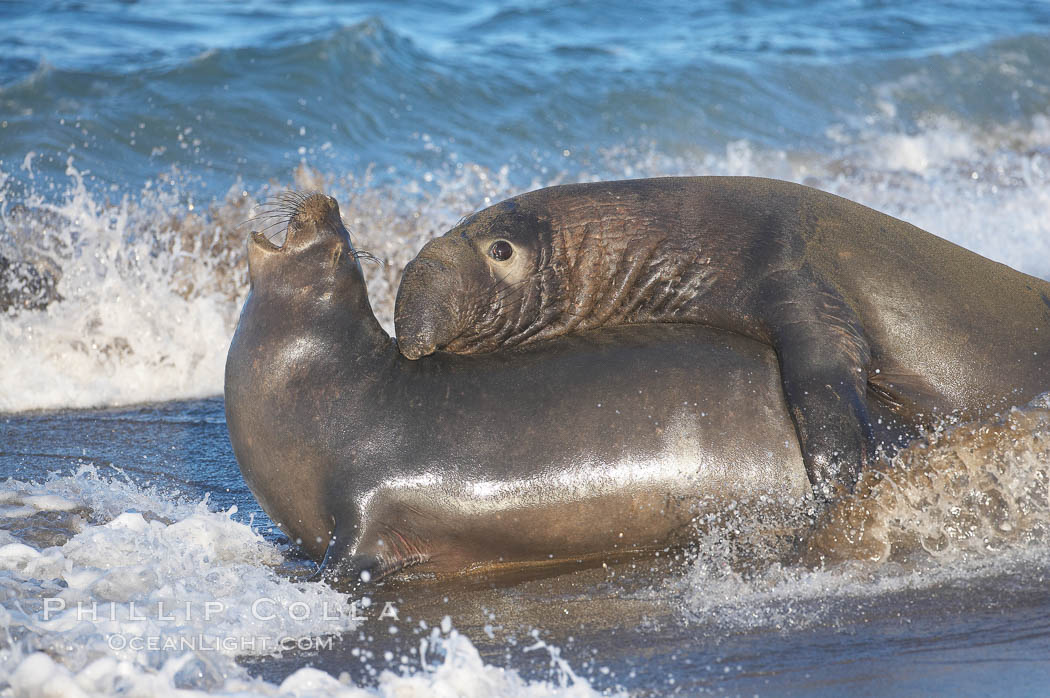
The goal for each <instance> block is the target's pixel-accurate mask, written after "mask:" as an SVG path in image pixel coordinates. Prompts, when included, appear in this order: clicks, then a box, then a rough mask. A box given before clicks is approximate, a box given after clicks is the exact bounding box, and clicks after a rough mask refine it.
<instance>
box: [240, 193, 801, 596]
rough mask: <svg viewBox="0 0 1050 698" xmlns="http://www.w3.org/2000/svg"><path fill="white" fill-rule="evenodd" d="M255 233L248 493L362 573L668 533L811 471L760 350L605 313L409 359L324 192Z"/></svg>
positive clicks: (534, 555)
mask: <svg viewBox="0 0 1050 698" xmlns="http://www.w3.org/2000/svg"><path fill="white" fill-rule="evenodd" d="M293 203H294V215H293V216H292V219H291V222H290V224H289V226H288V232H287V238H286V240H285V242H284V244H283V245H282V246H281V247H276V246H274V245H272V244H271V243H270V242H268V241H267V239H266V238H265V237H264V236H262V235H260V234H259V233H253V234H252V236H251V239H250V241H249V271H250V278H251V292H250V293H249V295H248V298H247V300H246V301H245V304H244V307H243V309H242V311H241V316H240V320H239V322H238V325H237V331H236V333H235V335H234V338H233V342H232V344H231V346H230V351H229V356H228V359H227V363H226V419H227V424H228V427H229V434H230V440H231V442H232V444H233V449H234V453H235V454H236V457H237V461H238V463H239V464H240V467H241V472H242V473H243V475H244V478H245V480H246V481H247V483H248V485H249V486H250V487H251V489H252V492H253V493H254V494H255V496H256V498H257V499H258V500H259V503H260V504H261V505H262V507H263V509H265V510H266V512H267V513H268V514H269V516H270V517H271V518H272V519H273V520H274V521H275V522H276V523H277V524H278V525H280V526H281V527H282V529H284V530H285V531H286V532H287V533H288V535H290V536H291V537H292V538H293V539H298V540H300V541H301V543H302V545H303V546H304V548H305V550H306V551H307V552H308V553H309V554H311V555H312V556H314V557H315V558H318V559H320V558H321V556H324V555H327V559H328V563H329V564H328V566H327V567H328V569H333V570H334V569H338V570H339V571H340V572H341V573H342V574H349V575H352V576H353V578H356V576H357V575H360V574H361V573H367V575H365V576H368V577H370V578H371V579H373V580H374V579H377V578H378V577H379V576H381V575H383V574H386V573H389V572H391V571H394V570H397V569H400V568H402V567H405V566H407V565H421V566H425V567H427V568H429V569H431V570H439V571H440V570H445V571H454V570H461V569H463V568H465V567H468V566H470V565H473V564H479V563H499V562H504V563H511V562H528V561H543V562H546V561H548V560H551V559H555V560H558V559H561V560H566V559H578V558H581V557H583V556H591V555H600V554H604V553H616V552H623V551H630V550H644V549H649V548H654V547H664V546H666V545H667V544H668V543H669V542H673V541H674V540H675V539H676V537H679V536H682V535H684V534H688V533H689V532H690V531H691V530H692V528H693V527H692V524H691V522H692V520H693V517H694V516H696V515H697V514H703V513H704V512H705V511H710V509H709V508H710V507H714V508H721V507H724V506H725V505H726V503H727V502H728V501H730V500H734V501H735V500H740V501H746V500H749V499H751V498H753V497H759V496H762V495H766V496H767V497H772V498H774V499H776V501H781V502H789V503H791V504H797V503H798V501H799V498H801V497H804V496H806V495H807V494H808V483H807V481H806V473H805V469H804V466H803V463H802V457H801V453H800V451H799V446H798V442H797V441H796V440H795V436H794V429H793V427H792V424H791V421H790V419H789V417H788V415H787V411H786V407H785V404H784V400H783V398H782V397H781V394H780V390H779V384H780V381H779V376H778V374H777V370H776V360H775V357H774V356H773V353H772V351H770V350H769V348H768V347H764V346H762V345H761V344H759V343H757V342H754V341H753V340H750V339H747V338H745V337H743V336H740V335H734V334H731V333H726V332H722V331H718V330H712V329H709V328H703V327H698V326H689V325H681V326H671V325H655V326H650V327H634V328H614V329H610V330H603V331H600V332H595V333H588V334H585V335H580V336H574V337H564V338H560V339H558V340H554V341H551V342H547V343H544V344H543V345H536V346H534V347H523V348H519V349H512V350H507V351H504V352H497V353H494V354H490V355H487V356H484V357H476V358H475V357H461V356H455V355H452V354H439V355H436V356H433V357H429V358H427V359H424V360H422V361H408V360H406V359H405V358H404V357H402V356H401V355H400V354H399V353H398V350H397V346H396V344H395V343H394V342H393V341H392V340H391V338H390V337H389V336H388V335H387V334H386V333H385V332H384V331H383V329H382V328H381V327H380V325H379V323H378V322H377V321H376V319H375V316H374V315H373V314H372V309H371V306H370V304H369V301H368V293H367V291H366V289H365V282H364V278H363V277H362V274H361V268H360V265H359V263H358V261H357V256H358V255H357V254H356V253H355V251H354V248H353V246H352V245H351V243H350V239H349V236H348V234H347V232H346V229H345V228H344V227H343V224H342V223H341V222H340V218H339V212H338V207H337V205H336V203H335V201H334V200H333V199H330V198H328V197H326V196H322V195H314V196H310V197H300V198H298V199H296V200H295V201H294V202H293Z"/></svg>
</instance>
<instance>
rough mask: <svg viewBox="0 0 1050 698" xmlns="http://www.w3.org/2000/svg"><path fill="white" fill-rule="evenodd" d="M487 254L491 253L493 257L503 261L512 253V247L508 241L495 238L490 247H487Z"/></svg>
mask: <svg viewBox="0 0 1050 698" xmlns="http://www.w3.org/2000/svg"><path fill="white" fill-rule="evenodd" d="M489 254H490V255H492V258H493V259H495V260H497V261H500V262H505V261H507V260H508V259H510V256H511V255H512V254H514V248H513V247H511V246H510V243H509V242H507V241H506V240H497V241H496V242H494V243H492V247H490V248H489Z"/></svg>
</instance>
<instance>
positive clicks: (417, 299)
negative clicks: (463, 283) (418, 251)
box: [394, 257, 462, 360]
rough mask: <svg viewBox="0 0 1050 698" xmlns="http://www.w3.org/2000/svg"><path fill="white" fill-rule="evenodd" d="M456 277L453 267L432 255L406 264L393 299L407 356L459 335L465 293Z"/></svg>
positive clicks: (431, 350) (424, 352)
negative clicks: (424, 290) (461, 306)
mask: <svg viewBox="0 0 1050 698" xmlns="http://www.w3.org/2000/svg"><path fill="white" fill-rule="evenodd" d="M454 279H455V275H454V274H453V273H452V270H451V269H449V268H448V267H447V266H445V264H444V263H443V262H441V261H439V260H437V259H433V258H431V257H417V258H416V259H414V260H413V261H412V262H410V263H409V264H408V266H406V267H405V272H404V274H403V275H402V277H401V285H400V286H399V287H398V289H397V298H396V299H395V301H394V331H395V333H396V335H397V345H398V348H399V349H400V350H401V353H402V354H403V355H404V356H405V357H406V358H408V359H413V360H414V359H419V358H422V357H424V356H427V355H428V354H433V353H434V352H435V351H437V350H438V349H441V348H443V347H445V346H446V345H447V344H448V343H449V342H451V341H452V340H453V339H455V338H456V337H457V336H458V334H459V331H460V324H461V323H460V316H461V313H460V309H459V299H460V297H461V296H462V294H461V293H460V292H459V286H458V285H457V284H455V283H454ZM422 289H426V292H425V293H424V292H422Z"/></svg>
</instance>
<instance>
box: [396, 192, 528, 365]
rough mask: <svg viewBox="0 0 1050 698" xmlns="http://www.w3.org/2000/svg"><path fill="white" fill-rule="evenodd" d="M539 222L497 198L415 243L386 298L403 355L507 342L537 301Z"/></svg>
mask: <svg viewBox="0 0 1050 698" xmlns="http://www.w3.org/2000/svg"><path fill="white" fill-rule="evenodd" d="M545 230H546V227H545V226H542V225H540V224H539V221H536V220H533V219H531V217H530V216H528V215H526V214H524V213H523V212H522V211H520V209H519V207H518V205H517V204H516V203H515V202H513V201H504V202H503V203H501V204H497V205H495V206H492V207H491V208H488V209H485V210H484V211H481V212H479V213H476V214H474V215H473V216H470V217H469V218H467V219H465V220H464V221H463V222H461V223H460V224H459V225H457V226H456V227H455V228H453V229H452V230H450V231H449V232H447V233H445V234H444V235H443V236H441V237H439V238H435V239H433V240H431V241H430V242H428V243H427V244H426V245H424V246H423V249H421V250H420V251H419V254H418V255H416V258H415V259H413V260H412V261H411V262H409V263H408V265H407V266H406V267H405V272H404V275H403V276H402V277H401V285H400V286H399V287H398V290H397V299H396V301H395V304H394V326H395V329H396V331H397V342H398V348H399V349H400V350H401V353H402V354H404V355H405V356H406V357H408V358H409V359H418V358H420V357H422V356H426V355H427V354H431V353H433V352H434V351H436V350H438V349H449V350H451V351H456V352H457V353H461V354H474V353H481V352H485V351H492V350H494V349H497V348H499V347H500V346H506V345H507V344H511V343H514V342H513V337H514V336H515V335H516V334H518V333H519V332H521V330H522V328H521V327H519V326H518V325H519V320H520V319H521V318H522V317H524V313H523V310H524V308H525V307H527V306H530V305H533V304H535V303H536V302H537V301H538V297H537V296H536V293H535V291H536V290H537V289H536V284H535V283H533V282H534V281H536V280H537V274H536V271H537V269H538V268H539V267H540V266H541V265H542V257H543V255H542V249H543V245H542V233H543V232H544V231H545Z"/></svg>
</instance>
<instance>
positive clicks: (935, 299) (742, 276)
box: [395, 177, 1050, 496]
mask: <svg viewBox="0 0 1050 698" xmlns="http://www.w3.org/2000/svg"><path fill="white" fill-rule="evenodd" d="M644 323H699V324H704V325H708V326H712V327H719V328H723V329H728V330H732V331H734V332H738V333H740V334H743V335H746V336H748V337H751V338H753V339H755V340H758V341H760V342H763V343H765V344H767V345H770V346H772V347H773V348H774V349H775V350H776V352H777V356H778V358H779V361H780V371H781V375H782V377H783V391H784V395H785V397H786V399H787V403H788V405H789V408H790V413H791V416H792V418H793V420H794V424H795V428H796V430H797V434H798V438H799V440H800V442H801V443H802V446H803V448H802V451H803V456H804V458H805V462H806V467H807V471H808V474H809V477H810V480H811V482H812V483H813V484H814V486H815V487H817V491H818V493H819V494H821V495H823V496H829V495H833V493H834V489H835V488H834V487H833V485H834V483H835V482H841V483H843V484H844V485H846V486H847V487H849V488H851V487H852V484H853V482H854V481H855V479H856V476H857V471H858V470H859V468H861V467H862V466H863V464H864V463H865V457H864V454H865V453H868V452H869V451H870V446H871V440H872V434H871V429H872V423H873V421H872V419H871V415H870V414H869V408H868V401H867V400H866V399H865V395H866V393H867V392H869V391H870V392H874V393H875V394H877V395H879V396H880V397H881V398H882V400H883V402H884V403H885V404H887V405H891V406H893V407H894V408H895V409H896V410H897V412H898V414H900V415H901V416H902V418H904V419H907V420H910V421H912V422H915V421H922V420H924V419H928V418H929V417H930V416H931V415H932V414H936V413H941V414H943V413H946V412H953V411H958V412H960V413H961V412H968V413H969V416H978V415H979V414H980V412H981V410H982V409H983V408H985V407H986V406H989V405H990V403H999V401H1002V400H1006V401H1007V402H1009V404H1018V403H1023V402H1026V401H1027V400H1029V399H1031V398H1032V397H1033V396H1035V395H1037V394H1038V393H1040V392H1042V391H1043V390H1046V388H1047V386H1048V384H1050V381H1048V380H1047V378H1048V370H1050V369H1048V363H1050V362H1048V359H1050V284H1048V283H1047V282H1045V281H1042V280H1040V279H1037V278H1034V277H1031V276H1027V275H1025V274H1022V273H1020V272H1017V271H1014V270H1012V269H1010V268H1008V267H1006V266H1003V265H1002V264H998V263H996V262H993V261H991V260H988V259H985V258H983V257H981V256H979V255H976V254H974V253H972V252H969V251H968V250H965V249H963V248H961V247H959V246H957V245H954V244H952V243H950V242H947V241H946V240H942V239H941V238H938V237H936V236H934V235H931V234H929V233H927V232H925V231H923V230H920V229H919V228H916V227H915V226H912V225H909V224H908V223H905V222H903V221H900V220H898V219H896V218H892V217H891V216H887V215H885V214H882V213H879V212H877V211H874V210H872V209H870V208H867V207H865V206H861V205H859V204H856V203H853V202H851V201H848V200H846V199H843V198H841V197H838V196H834V195H832V194H828V193H826V192H822V191H819V190H816V189H812V188H809V187H805V186H801V185H798V184H792V183H790V182H781V181H776V180H770V179H759V178H751V177H674V178H661V179H643V180H632V181H619V182H599V183H593V184H571V185H565V186H557V187H550V188H548V189H541V190H539V191H534V192H531V193H528V194H523V195H521V196H516V197H514V198H511V199H508V200H506V201H504V202H502V203H499V204H496V205H495V206H492V207H490V208H487V209H484V210H483V211H480V212H478V213H476V214H474V215H472V216H470V217H469V218H467V219H465V220H464V221H463V222H462V223H460V224H459V225H457V226H456V227H455V228H453V229H452V230H450V231H449V232H448V233H446V234H445V235H444V236H442V237H440V238H437V239H434V240H431V241H430V242H428V243H427V244H426V245H425V246H424V247H423V249H422V250H421V251H420V253H419V255H418V256H417V257H416V258H415V259H414V260H413V261H412V262H411V263H409V265H408V266H407V267H406V269H405V273H404V276H403V278H402V281H401V287H400V289H399V290H398V296H397V301H396V309H395V324H396V328H397V339H398V343H399V345H400V347H401V351H402V353H404V355H405V356H407V357H408V358H418V357H420V356H423V355H425V354H428V353H430V352H432V351H434V350H435V349H444V350H446V351H450V352H455V353H460V354H475V353H483V352H488V351H492V350H494V349H497V348H501V347H508V346H514V345H522V344H527V343H529V342H534V341H537V340H540V339H546V338H550V337H555V336H560V335H565V334H569V333H573V332H579V331H583V330H590V329H593V328H596V327H607V326H612V325H632V324H644ZM705 377H706V374H705ZM996 406H997V407H1000V406H1002V405H1001V403H999V404H997V405H996Z"/></svg>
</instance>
